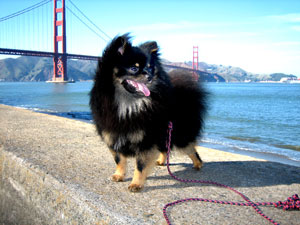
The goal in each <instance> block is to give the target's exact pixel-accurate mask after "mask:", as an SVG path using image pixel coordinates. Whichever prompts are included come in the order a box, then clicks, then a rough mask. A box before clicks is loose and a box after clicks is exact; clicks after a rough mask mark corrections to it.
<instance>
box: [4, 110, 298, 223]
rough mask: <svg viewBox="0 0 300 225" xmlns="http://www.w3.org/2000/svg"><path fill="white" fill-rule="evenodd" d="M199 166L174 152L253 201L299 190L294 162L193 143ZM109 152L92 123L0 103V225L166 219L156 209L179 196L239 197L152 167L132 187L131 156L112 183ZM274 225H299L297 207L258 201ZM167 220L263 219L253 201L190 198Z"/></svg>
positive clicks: (179, 163)
mask: <svg viewBox="0 0 300 225" xmlns="http://www.w3.org/2000/svg"><path fill="white" fill-rule="evenodd" d="M198 151H199V154H200V155H201V157H202V159H203V160H204V162H205V164H204V167H203V168H202V169H201V171H199V172H198V171H194V170H193V169H192V164H191V162H190V160H189V158H187V157H186V156H183V155H180V154H173V155H172V157H171V167H170V168H171V170H172V171H173V173H174V174H175V175H176V176H178V177H181V178H188V179H201V180H212V181H215V182H219V183H223V184H226V185H229V186H232V187H233V188H236V189H237V190H239V191H241V192H242V193H244V194H245V195H246V196H248V197H249V198H250V199H251V200H252V201H254V202H256V201H258V202H260V201H263V202H273V201H279V200H286V198H287V197H289V196H292V195H293V194H295V193H298V194H300V168H299V167H295V166H289V165H284V164H280V163H274V162H269V161H264V160H259V159H256V158H252V157H248V156H242V155H237V154H231V153H226V152H222V151H218V150H213V149H207V148H201V147H200V148H199V149H198ZM114 169H115V165H114V161H113V158H112V157H111V155H110V152H109V151H108V149H107V148H106V146H105V145H104V143H103V142H102V141H101V139H100V137H98V135H97V134H96V131H95V128H94V125H93V124H89V123H84V122H81V121H76V120H71V119H67V118H61V117H57V116H51V115H46V114H41V113H36V112H31V111H28V110H24V109H18V108H13V107H10V106H4V105H0V199H1V201H0V224H22V225H26V224H31V225H32V224H166V222H165V220H164V217H163V214H162V208H163V206H164V205H165V204H167V203H169V202H172V201H175V200H178V199H182V198H191V197H199V198H208V199H217V200H228V201H240V202H243V200H242V198H241V197H240V196H238V195H237V194H235V193H233V192H232V191H230V190H227V189H224V188H220V187H215V186H212V185H204V184H185V183H180V182H178V181H176V180H174V179H172V178H171V177H170V176H169V175H168V172H167V169H166V167H155V169H154V170H153V173H151V175H150V176H149V178H148V180H147V182H146V186H145V189H144V190H143V191H142V192H140V193H130V192H129V191H128V190H127V186H128V185H129V183H130V180H131V177H132V175H133V169H134V160H131V161H130V163H129V165H128V174H127V179H126V180H125V182H120V183H115V182H112V181H111V180H110V176H111V175H112V174H113V172H114ZM260 209H261V210H262V211H263V212H264V213H265V214H266V215H268V216H269V217H271V218H272V219H274V220H275V221H276V222H279V223H280V224H300V211H283V210H281V209H276V208H274V207H260ZM167 212H168V215H169V217H170V220H171V222H172V224H269V222H268V221H266V220H265V219H264V218H262V217H261V216H260V215H258V214H256V212H255V211H254V210H253V209H252V208H251V207H246V206H243V207H238V206H229V205H219V204H212V203H203V202H188V203H183V204H179V205H177V206H174V207H170V208H168V211H167Z"/></svg>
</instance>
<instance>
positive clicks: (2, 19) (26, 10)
mask: <svg viewBox="0 0 300 225" xmlns="http://www.w3.org/2000/svg"><path fill="white" fill-rule="evenodd" d="M49 2H52V0H44V1H41V2H39V3H37V4H35V5H32V6H30V7H28V8H26V9H23V10H20V11H18V12H15V13H13V14H10V15H8V16H4V17H2V18H0V22H2V21H5V20H8V19H11V18H13V17H16V16H19V15H21V14H24V13H27V12H30V11H31V10H34V9H36V8H38V7H41V6H43V5H45V4H47V3H49Z"/></svg>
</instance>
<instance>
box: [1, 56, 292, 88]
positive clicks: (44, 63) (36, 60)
mask: <svg viewBox="0 0 300 225" xmlns="http://www.w3.org/2000/svg"><path fill="white" fill-rule="evenodd" d="M163 63H166V64H169V65H173V66H174V67H175V69H176V67H186V68H188V69H191V68H192V62H179V63H174V62H169V61H167V60H163ZM96 66H97V62H96V61H87V60H68V78H69V79H73V80H75V81H83V80H92V79H93V76H94V74H95V70H96ZM172 69H174V68H169V67H166V70H167V71H170V70H172ZM199 69H200V71H199V72H198V74H199V75H200V80H201V81H204V82H245V81H252V82H257V81H262V80H271V81H279V80H280V79H281V78H283V77H290V78H296V76H294V75H287V74H283V73H274V74H270V75H259V74H253V73H249V72H246V71H245V70H243V69H241V68H239V67H232V66H223V65H215V64H207V63H205V62H200V63H199ZM52 75H53V60H52V59H51V58H42V57H26V56H21V57H18V58H15V59H12V58H7V59H2V60H0V81H47V80H51V78H52Z"/></svg>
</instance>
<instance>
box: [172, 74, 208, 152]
mask: <svg viewBox="0 0 300 225" xmlns="http://www.w3.org/2000/svg"><path fill="white" fill-rule="evenodd" d="M169 76H170V80H171V83H172V85H173V93H172V96H173V98H172V99H173V100H172V102H171V112H170V114H171V119H172V122H173V126H174V131H173V138H172V139H173V140H174V144H176V145H177V146H185V145H187V144H189V143H191V142H195V141H196V139H197V138H199V137H200V136H201V133H202V130H203V127H204V117H205V115H206V113H207V98H208V93H207V92H206V91H205V90H204V88H203V87H202V85H201V83H199V82H197V81H196V80H195V79H194V78H193V77H192V74H191V73H190V72H187V71H182V70H175V71H172V72H170V73H169ZM175 142H176V143H175Z"/></svg>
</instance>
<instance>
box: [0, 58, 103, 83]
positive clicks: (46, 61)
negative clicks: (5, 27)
mask: <svg viewBox="0 0 300 225" xmlns="http://www.w3.org/2000/svg"><path fill="white" fill-rule="evenodd" d="M96 65H97V62H96V61H86V60H68V71H67V72H68V77H69V79H73V80H75V81H80V80H91V79H93V75H94V73H95V69H96ZM52 76H53V60H52V59H51V58H42V57H25V56H22V57H18V58H16V59H12V58H7V59H2V60H0V80H1V81H46V80H50V79H51V78H52Z"/></svg>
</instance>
